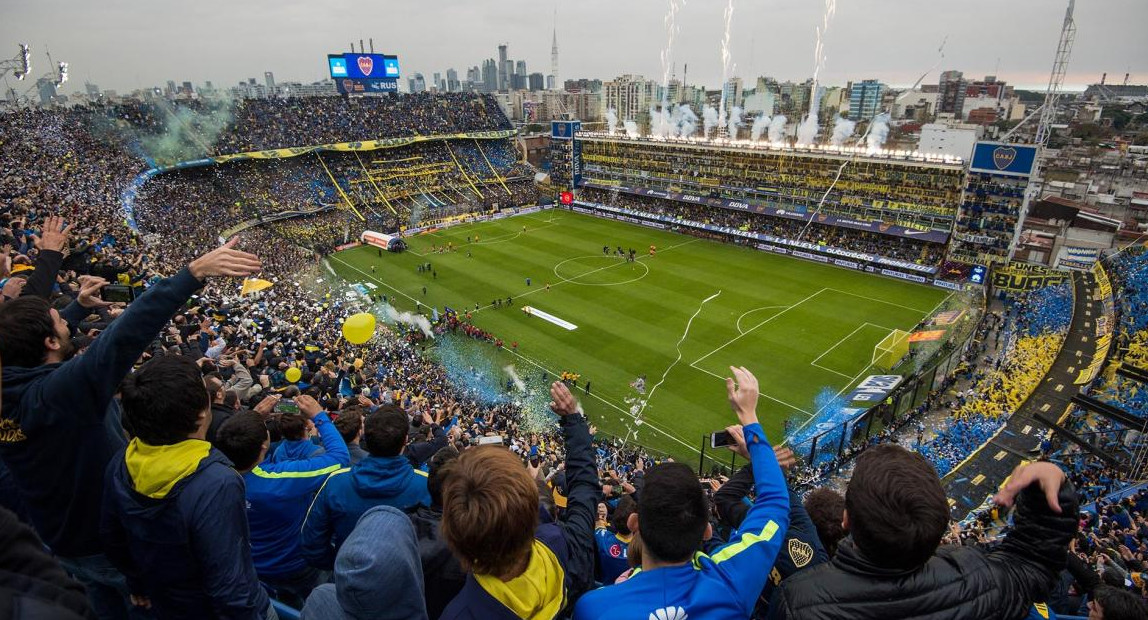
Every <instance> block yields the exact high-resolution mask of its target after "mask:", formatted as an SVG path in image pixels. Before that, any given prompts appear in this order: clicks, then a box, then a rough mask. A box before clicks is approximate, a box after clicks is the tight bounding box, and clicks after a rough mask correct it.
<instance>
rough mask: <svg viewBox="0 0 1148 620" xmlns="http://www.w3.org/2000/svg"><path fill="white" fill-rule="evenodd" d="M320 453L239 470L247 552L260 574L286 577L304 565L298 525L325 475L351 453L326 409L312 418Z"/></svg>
mask: <svg viewBox="0 0 1148 620" xmlns="http://www.w3.org/2000/svg"><path fill="white" fill-rule="evenodd" d="M312 422H314V424H315V428H316V429H317V430H318V431H319V439H320V440H321V442H322V444H323V449H324V453H323V454H320V455H318V456H313V457H311V458H307V459H303V460H300V461H286V462H282V463H267V462H264V463H261V464H259V465H256V466H255V469H252V470H251V471H249V472H247V473H245V474H243V481H244V482H245V483H246V484H247V521H248V523H250V525H251V556H252V558H253V559H254V560H255V570H256V571H258V572H259V576H260V577H288V576H290V575H293V574H295V573H297V572H299V571H301V570H303V569H304V568H306V567H307V563H306V562H304V561H303V554H302V552H301V549H300V545H299V529H300V528H301V527H302V526H303V519H304V518H305V517H306V516H307V507H308V506H310V505H311V500H312V499H313V498H314V496H315V493H317V492H318V491H319V489H320V488H321V487H322V486H323V482H324V481H326V480H327V476H330V475H331V474H332V473H334V472H336V471H338V470H339V469H341V468H343V467H346V466H347V465H349V464H350V463H351V454H350V452H348V451H347V444H346V443H344V442H343V438H342V436H340V435H339V431H338V429H336V428H335V425H334V424H332V423H331V419H330V418H328V417H327V414H326V413H320V414H319V415H317V416H315V419H314V420H312Z"/></svg>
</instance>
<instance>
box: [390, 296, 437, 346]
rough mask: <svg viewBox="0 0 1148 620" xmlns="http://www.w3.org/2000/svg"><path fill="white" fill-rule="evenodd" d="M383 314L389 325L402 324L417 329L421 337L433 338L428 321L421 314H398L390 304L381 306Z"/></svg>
mask: <svg viewBox="0 0 1148 620" xmlns="http://www.w3.org/2000/svg"><path fill="white" fill-rule="evenodd" d="M382 309H383V312H384V313H385V314H386V317H387V320H388V321H390V322H391V323H403V324H404V325H410V326H411V327H417V328H419V330H420V331H422V333H423V335H424V336H426V337H428V338H434V332H432V331H431V325H430V321H429V320H427V318H426V317H425V316H423V315H421V314H413V313H411V312H399V311H398V310H396V309H395V307H394V306H392V305H390V304H383V305H382Z"/></svg>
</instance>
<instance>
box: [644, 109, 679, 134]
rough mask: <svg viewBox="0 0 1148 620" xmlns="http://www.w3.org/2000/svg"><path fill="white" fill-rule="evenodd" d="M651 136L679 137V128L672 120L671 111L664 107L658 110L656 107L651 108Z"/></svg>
mask: <svg viewBox="0 0 1148 620" xmlns="http://www.w3.org/2000/svg"><path fill="white" fill-rule="evenodd" d="M650 135H651V136H655V137H658V138H665V137H667V136H668V137H674V136H675V135H677V127H676V126H674V123H673V121H672V120H671V119H670V112H669V110H667V109H666V108H664V107H663V108H661V109H658V106H655V105H652V106H650Z"/></svg>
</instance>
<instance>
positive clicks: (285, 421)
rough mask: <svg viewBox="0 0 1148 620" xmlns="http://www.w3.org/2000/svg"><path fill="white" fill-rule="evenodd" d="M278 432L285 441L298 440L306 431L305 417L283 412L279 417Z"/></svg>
mask: <svg viewBox="0 0 1148 620" xmlns="http://www.w3.org/2000/svg"><path fill="white" fill-rule="evenodd" d="M279 432H280V433H282V434H283V439H286V440H287V441H299V440H300V439H303V438H304V436H305V435H306V433H307V418H305V417H303V416H302V415H301V414H298V413H288V414H284V415H283V416H282V417H281V418H279Z"/></svg>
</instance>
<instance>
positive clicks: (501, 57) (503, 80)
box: [498, 43, 511, 90]
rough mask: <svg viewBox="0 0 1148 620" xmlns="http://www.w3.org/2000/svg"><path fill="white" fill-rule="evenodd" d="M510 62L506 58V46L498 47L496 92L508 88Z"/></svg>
mask: <svg viewBox="0 0 1148 620" xmlns="http://www.w3.org/2000/svg"><path fill="white" fill-rule="evenodd" d="M510 71H511V67H510V61H509V60H507V58H506V44H505V43H503V44H502V45H499V46H498V90H506V89H507V88H509V87H510Z"/></svg>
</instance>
